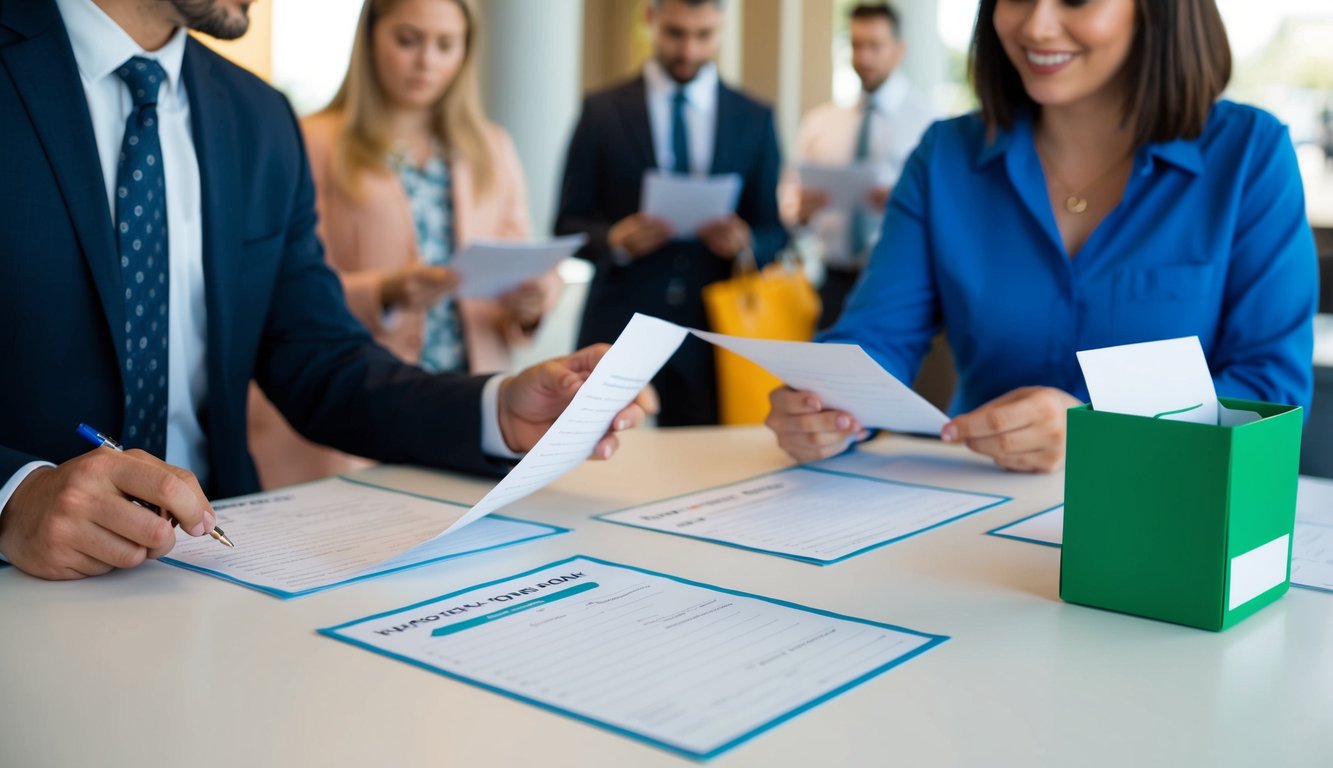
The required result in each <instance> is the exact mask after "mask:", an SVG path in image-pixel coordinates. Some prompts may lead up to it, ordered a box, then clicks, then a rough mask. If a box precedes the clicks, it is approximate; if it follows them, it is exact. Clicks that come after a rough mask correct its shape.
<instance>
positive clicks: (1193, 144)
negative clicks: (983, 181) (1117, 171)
mask: <svg viewBox="0 0 1333 768" xmlns="http://www.w3.org/2000/svg"><path fill="white" fill-rule="evenodd" d="M977 119H980V116H979V115H978V116H977ZM1020 140H1027V141H1028V142H1029V143H1030V142H1031V141H1032V117H1031V116H1030V115H1028V114H1026V113H1024V114H1020V115H1019V116H1017V117H1016V118H1014V125H1013V127H1012V128H1010V129H1009V130H1003V129H1001V130H997V131H996V132H995V136H994V137H993V138H991V139H990V140H989V141H986V142H985V143H983V144H982V145H981V149H980V151H978V152H977V159H976V165H977V167H978V168H980V167H982V166H984V165H986V164H987V163H990V162H991V161H993V160H995V158H997V157H1000V156H1001V155H1004V154H1006V153H1007V152H1008V151H1009V149H1010V147H1012V146H1013V144H1014V142H1015V141H1020ZM1135 155H1136V160H1135V167H1136V168H1137V169H1138V172H1139V173H1148V172H1150V171H1151V170H1152V169H1153V166H1154V165H1155V161H1156V160H1158V159H1160V160H1162V161H1163V162H1166V163H1170V164H1171V165H1174V166H1175V167H1177V168H1180V169H1181V170H1184V171H1189V172H1190V173H1193V174H1195V175H1198V174H1200V173H1202V172H1203V152H1202V151H1201V150H1200V149H1199V143H1198V141H1195V140H1191V139H1175V140H1173V141H1163V142H1155V143H1152V144H1149V145H1147V146H1145V147H1141V148H1140V149H1139V150H1138V151H1137V152H1136V153H1135Z"/></svg>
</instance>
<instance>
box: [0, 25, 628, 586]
mask: <svg viewBox="0 0 1333 768" xmlns="http://www.w3.org/2000/svg"><path fill="white" fill-rule="evenodd" d="M247 5H248V3H246V2H245V1H244V0H163V1H162V2H156V3H151V4H148V5H145V4H143V3H142V2H140V1H139V0H96V1H95V2H94V0H0V73H2V74H0V136H3V137H4V140H3V142H2V143H0V178H2V179H4V182H3V186H0V211H3V214H0V216H2V217H0V328H2V329H3V330H0V338H3V339H4V346H3V350H0V355H3V359H4V360H5V361H6V373H5V375H4V376H3V377H0V403H3V406H2V407H0V556H2V557H3V558H4V559H5V560H7V561H8V562H10V563H12V564H14V565H16V566H18V567H19V568H21V569H23V570H25V571H28V572H29V573H32V574H35V575H39V576H43V577H47V578H77V577H80V576H88V575H95V574H100V573H104V572H106V571H108V570H110V569H112V568H113V567H130V566H133V565H136V564H138V563H139V562H141V561H142V560H143V559H144V558H145V557H156V556H159V555H161V554H163V553H165V552H166V551H168V550H169V549H170V548H171V543H172V541H173V540H174V535H173V533H172V530H171V527H170V525H169V524H168V523H167V522H165V521H164V520H163V519H162V518H159V517H157V516H156V515H154V514H151V513H149V512H148V511H147V510H146V509H144V508H143V507H140V506H136V505H134V504H132V503H131V502H130V500H129V499H130V498H135V499H139V500H142V501H145V502H149V503H151V504H155V505H157V506H159V507H161V508H162V509H164V510H167V511H169V512H170V513H171V515H173V516H174V517H175V519H176V520H177V521H179V523H180V525H181V527H182V528H183V529H185V530H186V531H188V532H190V533H192V534H195V535H199V534H201V533H203V532H204V531H205V530H206V529H211V528H212V526H213V522H214V513H213V510H212V508H211V507H210V506H209V504H208V501H207V497H206V495H205V490H207V491H208V493H209V495H217V496H230V495H235V494H242V493H248V492H252V491H256V490H258V489H259V483H258V479H257V476H256V474H255V468H254V465H253V462H251V461H250V458H249V454H248V453H247V450H246V435H245V423H246V419H245V406H246V393H247V382H248V381H249V380H250V379H251V378H253V379H255V380H256V381H258V382H259V384H260V386H261V387H262V388H263V390H264V392H265V393H266V394H267V395H268V396H269V398H270V399H271V400H272V401H273V402H274V403H275V404H277V406H278V407H279V409H280V410H281V411H282V412H283V414H284V415H285V416H286V417H287V419H288V420H289V421H290V422H291V423H292V424H293V425H295V426H296V427H297V429H298V430H299V431H301V432H302V433H303V434H305V435H306V436H307V437H309V438H311V439H313V440H315V441H317V442H321V443H326V444H329V445H332V446H335V447H338V448H341V449H343V450H347V451H351V452H355V453H359V454H362V455H366V456H371V457H374V458H377V459H380V460H382V461H391V462H414V463H421V464H431V465H438V466H447V467H453V468H458V469H463V470H469V471H477V472H495V471H499V470H501V469H503V467H504V466H505V465H504V461H503V459H497V458H492V457H497V456H498V457H505V458H510V459H512V458H513V457H514V456H515V452H522V451H525V450H528V449H529V448H531V447H532V445H533V444H534V443H535V442H536V440H537V439H538V438H539V437H540V436H541V435H542V434H543V433H544V432H545V430H546V428H547V427H548V426H549V425H550V423H551V422H552V421H553V420H554V419H555V417H556V416H557V415H558V414H559V413H560V411H561V410H562V409H563V408H564V406H565V404H567V403H568V401H569V398H570V397H571V396H572V395H573V393H574V391H575V390H577V388H578V386H579V384H580V383H581V382H582V380H583V379H584V378H586V376H587V373H588V372H589V371H590V370H591V368H592V366H593V365H595V364H596V361H597V360H598V359H599V358H600V356H601V353H602V352H603V351H604V350H602V349H591V350H583V351H582V352H580V353H576V354H574V355H571V356H570V357H567V358H564V359H561V360H557V361H551V362H547V363H544V364H542V365H539V366H535V367H534V368H531V369H529V370H527V371H524V372H522V373H520V374H518V375H517V376H513V377H491V378H486V377H479V378H470V377H466V376H454V375H439V376H431V375H428V374H426V373H424V372H423V371H421V370H419V369H417V368H414V367H412V366H408V365H405V364H403V363H401V362H399V361H398V360H397V359H396V358H394V357H393V356H392V355H391V354H390V353H389V352H387V351H385V350H384V349H382V348H380V347H378V346H376V345H375V344H374V343H373V341H372V340H371V338H370V336H369V334H368V333H367V331H366V330H365V329H364V328H363V327H362V326H361V325H360V324H358V323H357V322H356V320H355V319H354V318H353V317H352V316H351V314H350V313H349V312H348V310H347V307H346V304H345V302H344V299H343V296H342V288H341V285H340V283H339V282H338V279H337V278H336V277H335V276H334V274H333V273H332V272H331V271H329V269H328V268H327V267H326V266H325V265H324V258H323V252H322V248H321V246H320V244H319V241H318V239H317V238H316V236H315V210H314V199H313V197H314V189H313V185H312V183H311V179H310V173H309V169H308V167H307V163H306V156H305V151H304V148H303V146H302V143H301V138H300V134H299V132H298V130H297V125H296V121H295V118H294V116H293V115H292V113H291V110H290V108H289V107H288V105H287V103H286V101H285V100H284V99H283V97H282V96H281V95H280V94H278V92H277V91H275V90H273V89H272V88H270V87H268V86H267V85H265V84H264V83H263V82H261V81H260V80H259V79H257V78H255V77H254V76H252V75H250V74H249V73H247V72H245V71H244V70H242V69H240V68H238V67H236V66H235V65H233V64H231V63H229V62H227V61H226V60H225V59H223V58H221V57H220V56H217V55H216V54H214V53H212V52H210V51H209V50H208V49H207V48H205V47H204V46H202V45H200V44H199V43H198V42H197V41H195V40H194V39H192V38H190V37H189V36H188V35H187V34H186V33H185V28H186V27H193V28H196V29H200V30H201V31H204V32H207V33H209V34H213V35H215V36H219V37H236V36H239V35H240V34H242V33H243V32H244V31H245V28H246V25H247V18H246V15H245V14H246V6H247ZM640 418H642V411H641V410H640V409H639V408H638V407H637V406H635V405H631V406H630V407H629V408H628V409H626V411H625V412H622V413H621V414H620V415H619V416H617V418H616V420H615V421H614V422H613V424H614V425H615V427H617V428H622V427H627V426H631V425H632V424H634V423H635V422H637V421H638V420H639V419H640ZM79 422H88V423H90V424H92V425H95V426H96V427H98V428H100V429H104V430H115V432H116V433H118V434H119V435H120V436H121V438H122V439H123V440H124V441H125V442H126V444H127V446H129V447H131V448H139V449H143V450H130V451H128V452H126V453H115V452H112V451H108V450H100V449H94V450H89V446H87V445H86V444H84V443H82V442H81V441H80V440H79V438H78V437H76V436H75V433H74V428H75V426H76V425H77V424H78V423H79ZM614 440H615V438H614V436H613V435H610V434H608V435H607V436H606V437H605V438H604V439H603V441H602V443H601V444H599V446H598V447H597V449H596V451H595V453H596V454H597V455H599V456H602V457H605V456H608V455H610V452H611V451H612V450H613V449H614V447H615V442H614ZM163 459H165V460H166V461H163Z"/></svg>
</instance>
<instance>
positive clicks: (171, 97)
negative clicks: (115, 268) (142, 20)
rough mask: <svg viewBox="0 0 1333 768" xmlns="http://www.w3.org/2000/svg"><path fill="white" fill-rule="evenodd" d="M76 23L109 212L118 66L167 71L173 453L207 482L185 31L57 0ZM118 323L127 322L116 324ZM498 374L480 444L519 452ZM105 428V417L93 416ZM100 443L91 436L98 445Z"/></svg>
mask: <svg viewBox="0 0 1333 768" xmlns="http://www.w3.org/2000/svg"><path fill="white" fill-rule="evenodd" d="M56 5H57V6H58V7H59V9H60V15H61V17H62V18H63V20H64V22H65V28H66V29H67V30H68V32H69V40H70V45H71V47H72V48H73V49H74V60H75V63H76V64H77V65H78V69H79V78H80V80H81V81H82V83H83V91H84V96H85V97H86V98H87V101H88V112H89V114H90V116H91V117H92V124H93V135H94V136H95V138H96V141H97V153H98V156H99V158H100V159H101V163H102V181H103V182H104V183H105V185H106V197H107V218H106V224H107V226H108V227H110V226H111V222H112V220H113V219H114V218H115V210H116V208H115V205H116V203H115V185H116V166H117V163H118V162H119V159H120V145H121V142H122V140H123V139H124V137H125V122H126V120H127V119H128V118H129V116H130V112H131V111H132V109H133V107H134V101H133V98H132V97H131V95H130V91H129V88H128V87H127V86H126V85H125V84H124V82H123V81H121V79H120V78H119V77H117V76H116V74H115V70H116V69H117V68H118V67H120V65H121V64H124V63H125V62H126V61H127V60H128V59H129V58H130V57H132V56H143V57H146V58H150V59H155V60H156V61H157V63H158V64H160V65H161V66H162V68H163V69H164V70H166V75H167V81H166V82H165V83H164V84H163V85H162V90H161V91H160V92H159V93H158V102H157V113H158V127H159V134H160V139H161V143H162V166H163V173H164V174H165V176H166V197H167V238H168V249H169V251H170V254H169V256H170V262H171V263H170V267H169V272H170V286H171V295H170V299H169V310H168V311H169V315H168V317H169V322H170V333H169V334H168V364H167V376H168V391H167V456H166V460H167V463H169V464H173V465H175V466H178V467H183V468H185V469H188V470H190V471H191V472H193V473H194V474H195V475H196V476H198V478H199V481H200V484H201V485H206V484H207V482H208V476H209V465H208V452H207V442H206V438H205V435H204V431H203V428H202V427H201V426H200V423H199V415H198V412H199V410H198V409H199V406H200V405H201V404H203V403H204V402H205V399H206V398H207V395H208V391H207V384H208V369H207V366H206V364H205V353H206V351H207V342H208V333H207V311H206V307H205V301H204V271H203V223H202V217H203V210H202V203H201V196H200V185H199V160H198V156H197V155H196V154H195V151H194V136H193V133H192V132H191V127H190V101H189V98H188V94H187V93H186V91H185V83H184V82H183V81H182V80H181V63H182V61H183V60H184V57H185V42H186V35H187V32H186V30H185V29H184V28H181V29H177V30H176V33H175V34H174V35H172V37H171V39H170V40H169V41H168V42H167V44H166V45H164V46H162V47H161V48H159V49H158V50H156V51H145V50H144V49H143V48H141V47H140V46H139V44H138V43H136V42H134V39H133V38H131V37H130V36H129V34H128V33H127V32H125V30H124V29H122V28H121V27H120V25H119V24H117V23H116V22H115V21H114V20H113V19H112V18H111V17H110V16H108V15H106V13H104V12H103V11H102V9H101V8H99V7H97V6H96V5H95V4H94V3H93V2H92V0H56ZM112 330H113V332H115V331H118V330H119V329H112ZM498 392H499V379H498V378H495V379H494V380H493V381H491V382H488V386H487V387H486V388H485V389H484V390H483V397H482V408H483V410H482V448H483V450H485V451H486V452H487V453H488V454H489V455H492V456H501V457H505V458H512V457H514V454H513V452H511V451H510V450H509V449H508V447H507V446H506V445H505V443H504V439H503V437H502V435H501V433H500V427H499V421H498ZM92 426H93V427H95V428H102V427H101V425H96V424H95V425H92ZM91 447H92V446H89V448H91ZM43 466H54V465H52V464H50V463H49V462H32V463H29V464H27V465H24V466H23V467H22V468H20V469H19V471H18V472H16V473H14V475H12V476H11V477H10V478H9V479H8V481H7V482H6V483H5V484H4V485H3V486H0V511H3V509H4V507H5V505H6V504H7V503H9V499H10V497H11V496H12V495H13V494H14V491H15V489H17V488H18V485H19V483H21V482H22V481H23V480H24V479H25V478H27V476H28V475H29V474H31V473H32V471H33V470H35V469H37V468H39V467H43Z"/></svg>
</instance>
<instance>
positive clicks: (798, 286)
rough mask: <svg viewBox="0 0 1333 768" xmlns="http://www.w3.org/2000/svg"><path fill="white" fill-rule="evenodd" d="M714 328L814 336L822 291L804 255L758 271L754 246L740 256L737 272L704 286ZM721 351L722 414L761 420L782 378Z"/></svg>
mask: <svg viewBox="0 0 1333 768" xmlns="http://www.w3.org/2000/svg"><path fill="white" fill-rule="evenodd" d="M703 299H704V308H705V309H706V310H707V312H708V323H709V326H710V327H711V328H712V330H714V331H716V332H718V333H725V334H728V335H731V336H745V337H749V338H753V339H777V340H781V341H809V340H810V339H812V338H814V334H815V323H817V322H818V321H819V294H818V293H817V292H816V291H815V289H814V287H813V286H811V285H810V280H809V279H808V278H806V276H805V272H804V270H803V269H802V268H801V263H800V259H799V258H794V259H782V260H779V261H776V262H774V263H772V264H769V265H768V266H767V267H765V268H764V269H763V271H758V270H756V269H755V263H754V255H753V254H752V253H750V252H749V251H746V252H745V253H743V254H741V255H740V256H738V257H737V258H736V270H735V274H734V275H733V276H732V278H731V279H729V280H721V281H718V282H716V283H712V284H711V285H707V286H704V289H703ZM715 353H716V355H717V393H718V416H719V418H720V420H721V422H722V423H723V424H759V423H762V422H763V420H764V419H765V418H766V417H767V416H768V407H769V405H768V393H769V392H772V391H773V390H774V389H776V388H777V387H779V386H781V385H782V382H781V381H780V380H779V379H778V378H777V377H776V376H774V375H772V374H770V373H769V372H768V371H765V370H764V369H763V368H760V367H759V366H757V365H755V364H754V363H752V362H750V361H749V360H746V359H745V358H743V357H740V356H739V355H736V354H735V353H732V352H728V351H727V350H725V349H722V348H720V347H718V348H715Z"/></svg>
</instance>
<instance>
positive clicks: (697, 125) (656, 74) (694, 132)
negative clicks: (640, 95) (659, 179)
mask: <svg viewBox="0 0 1333 768" xmlns="http://www.w3.org/2000/svg"><path fill="white" fill-rule="evenodd" d="M643 83H644V96H645V98H646V99H647V102H648V126H649V128H651V130H652V133H653V151H654V153H655V155H656V157H657V167H658V168H660V169H662V170H664V171H670V170H671V169H672V168H674V167H675V165H676V156H675V153H674V152H672V151H671V101H672V99H673V98H674V97H675V95H676V91H677V90H678V89H680V88H684V89H685V130H686V132H688V133H689V140H690V141H689V144H690V173H692V174H694V175H695V176H706V175H708V172H709V170H711V169H712V167H713V145H714V140H715V139H716V137H717V87H718V80H717V66H716V65H714V64H713V63H712V62H711V61H710V62H709V63H707V64H705V65H703V66H702V67H700V68H699V71H698V73H696V74H695V76H694V79H693V80H691V81H689V82H688V83H684V84H683V85H682V84H680V83H677V82H676V81H675V80H672V79H671V76H670V75H668V74H667V73H666V70H665V69H663V68H662V65H661V64H659V63H658V62H657V59H649V60H648V62H647V63H646V64H644V65H643Z"/></svg>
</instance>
